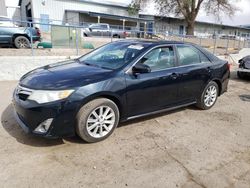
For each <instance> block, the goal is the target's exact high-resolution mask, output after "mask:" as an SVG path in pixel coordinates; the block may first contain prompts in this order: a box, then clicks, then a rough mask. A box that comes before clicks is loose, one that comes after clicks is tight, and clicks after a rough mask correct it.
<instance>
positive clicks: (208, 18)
mask: <svg viewBox="0 0 250 188" xmlns="http://www.w3.org/2000/svg"><path fill="white" fill-rule="evenodd" d="M109 1H110V2H112V1H113V2H116V3H118V2H120V1H121V0H109ZM122 2H124V3H127V4H129V3H130V2H131V0H122ZM152 2H153V0H152ZM235 2H236V1H235ZM235 4H237V5H236V6H237V8H238V9H239V11H237V12H236V13H235V15H234V16H233V17H232V18H229V17H228V16H226V15H221V19H220V21H218V19H217V18H216V17H214V16H213V15H206V13H205V11H201V12H200V13H199V15H198V17H197V20H199V21H204V22H212V23H213V22H215V23H218V22H219V23H220V24H221V23H222V24H226V25H250V0H239V2H237V3H235ZM152 7H154V5H153V3H151V4H150V5H148V6H147V8H146V10H144V11H143V12H146V13H151V14H152V12H154V13H157V11H156V10H155V11H152Z"/></svg>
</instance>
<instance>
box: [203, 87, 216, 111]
mask: <svg viewBox="0 0 250 188" xmlns="http://www.w3.org/2000/svg"><path fill="white" fill-rule="evenodd" d="M216 98H217V89H216V87H215V86H214V85H212V86H209V87H208V88H207V90H206V93H205V97H204V103H205V105H206V106H207V107H210V106H212V105H213V104H214V102H215V101H216Z"/></svg>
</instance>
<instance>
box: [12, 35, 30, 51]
mask: <svg viewBox="0 0 250 188" xmlns="http://www.w3.org/2000/svg"><path fill="white" fill-rule="evenodd" d="M14 44H15V47H16V48H19V49H20V48H30V41H29V39H27V37H25V36H18V37H16V38H15V39H14Z"/></svg>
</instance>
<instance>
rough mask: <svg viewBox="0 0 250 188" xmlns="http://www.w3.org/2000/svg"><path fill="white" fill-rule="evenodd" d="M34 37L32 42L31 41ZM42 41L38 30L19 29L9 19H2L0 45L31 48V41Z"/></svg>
mask: <svg viewBox="0 0 250 188" xmlns="http://www.w3.org/2000/svg"><path fill="white" fill-rule="evenodd" d="M31 36H32V40H31ZM40 40H41V32H40V30H39V29H38V28H33V27H19V26H17V25H15V24H14V23H13V22H11V21H10V20H9V19H7V18H5V19H3V17H0V45H1V46H14V47H16V48H29V47H30V43H31V41H33V42H36V41H40Z"/></svg>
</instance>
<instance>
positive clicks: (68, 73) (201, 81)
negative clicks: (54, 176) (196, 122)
mask: <svg viewBox="0 0 250 188" xmlns="http://www.w3.org/2000/svg"><path fill="white" fill-rule="evenodd" d="M229 75H230V70H229V65H228V63H227V62H225V61H223V60H220V59H218V58H217V57H215V56H214V55H212V54H211V53H209V52H207V51H205V50H204V49H202V48H200V47H198V46H196V45H193V44H188V43H182V42H173V41H161V42H159V41H134V40H124V41H118V42H114V43H110V44H107V45H105V46H103V47H100V48H98V49H96V50H94V51H92V52H90V53H89V54H87V55H84V56H82V57H80V58H78V59H75V60H70V61H65V62H60V63H56V64H52V65H48V66H44V67H41V68H38V69H36V70H33V71H31V72H29V73H27V74H26V75H24V76H23V77H22V78H21V80H20V82H19V84H18V86H17V88H16V89H15V91H14V94H13V104H14V108H15V116H16V119H17V121H18V123H19V124H20V126H21V127H22V128H23V129H24V130H25V131H26V132H30V133H32V134H35V135H40V136H44V137H65V136H72V135H75V134H76V133H77V134H78V135H79V136H80V137H81V138H82V139H83V140H85V141H87V142H97V141H101V140H103V139H105V138H107V137H108V136H110V135H111V134H112V132H113V131H114V129H115V128H116V126H117V125H118V123H119V122H121V121H126V120H130V119H133V118H137V117H142V116H146V115H150V114H155V113H159V112H163V111H167V110H173V109H176V108H180V107H184V106H188V105H193V104H195V105H196V106H197V107H199V108H200V109H204V110H207V109H210V108H211V107H212V106H213V105H214V104H215V102H216V100H217V97H218V96H220V95H222V94H223V93H224V92H225V91H226V90H227V86H228V81H229Z"/></svg>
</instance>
